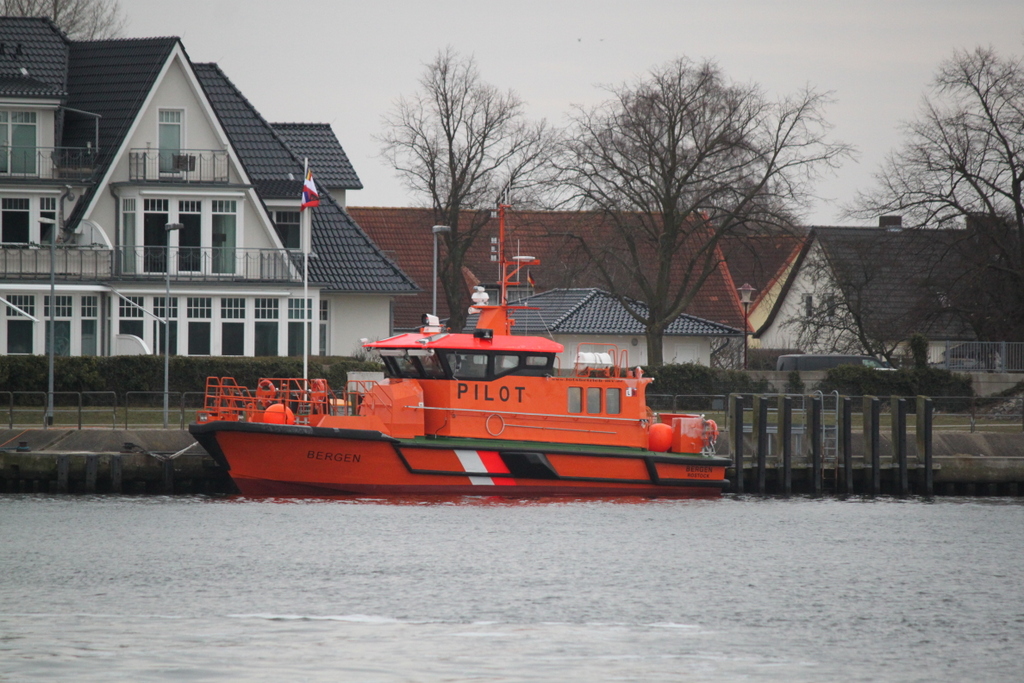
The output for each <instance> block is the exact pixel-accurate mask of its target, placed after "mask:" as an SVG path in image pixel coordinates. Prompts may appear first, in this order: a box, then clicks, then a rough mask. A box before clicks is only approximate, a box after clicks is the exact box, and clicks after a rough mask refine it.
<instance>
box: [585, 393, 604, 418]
mask: <svg viewBox="0 0 1024 683" xmlns="http://www.w3.org/2000/svg"><path fill="white" fill-rule="evenodd" d="M587 412H588V413H591V414H593V413H600V412H601V388H600V387H587Z"/></svg>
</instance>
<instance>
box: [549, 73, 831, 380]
mask: <svg viewBox="0 0 1024 683" xmlns="http://www.w3.org/2000/svg"><path fill="white" fill-rule="evenodd" d="M609 92H610V93H611V98H610V99H609V100H608V101H606V102H605V103H603V104H601V105H599V106H597V107H595V108H593V109H589V110H584V109H577V110H576V112H575V115H574V116H573V125H572V127H571V131H570V133H569V136H568V137H567V140H566V142H565V145H564V151H563V154H562V155H561V157H560V163H559V166H560V168H561V171H562V173H563V175H562V180H563V183H564V187H565V188H567V192H568V194H569V195H570V196H571V198H572V200H574V201H575V203H576V204H577V205H578V206H579V208H583V209H588V210H593V211H597V212H600V213H602V214H603V215H604V216H605V217H606V221H605V224H606V229H605V231H604V232H603V234H600V235H599V236H598V237H597V238H596V239H595V238H593V237H586V236H581V242H583V243H584V245H585V248H586V249H587V251H588V252H589V254H590V256H591V258H592V260H593V261H594V263H595V265H596V267H597V269H598V271H599V273H600V277H601V279H602V280H603V282H604V284H605V286H607V287H608V289H609V290H610V291H611V292H613V293H614V294H615V295H616V296H617V297H618V298H619V300H620V301H621V303H622V305H623V306H624V307H625V308H626V310H628V311H629V313H630V314H631V315H632V316H633V317H634V318H636V319H637V320H638V321H640V322H641V323H642V324H643V325H644V326H645V328H646V334H647V350H648V358H649V359H650V360H649V362H650V363H651V364H656V365H657V364H660V363H661V362H662V336H663V333H664V330H665V329H666V327H667V326H668V325H669V324H670V323H671V322H672V321H673V320H675V319H676V318H677V317H678V316H679V315H680V314H681V313H683V312H684V311H686V310H687V307H688V306H689V305H690V304H691V302H692V301H693V299H694V297H695V296H696V294H697V292H698V291H699V290H700V288H701V286H702V285H703V284H704V282H705V281H706V280H707V279H708V277H709V276H710V275H711V274H712V273H713V272H714V271H715V269H716V268H718V267H719V266H720V264H721V261H722V257H721V250H720V249H719V242H720V241H721V240H722V239H723V238H725V237H730V236H742V235H745V234H751V233H754V232H757V231H761V230H771V229H781V228H783V227H784V226H788V225H790V224H791V221H792V217H793V212H794V210H798V209H800V208H801V207H802V206H803V205H804V203H805V201H806V200H807V199H809V197H810V194H809V192H810V183H811V181H813V180H814V179H815V178H816V176H817V173H818V172H819V170H820V169H821V168H822V167H829V166H831V165H833V164H835V163H837V162H838V160H839V159H841V158H842V157H844V156H846V155H848V154H849V153H850V148H849V147H847V146H846V145H843V144H839V143H833V142H829V141H828V140H827V139H826V133H827V130H828V128H829V126H828V125H827V124H826V122H825V120H824V118H823V115H822V112H823V108H824V106H825V105H826V104H827V102H828V99H827V97H826V96H824V95H822V94H819V93H817V92H815V91H813V90H810V89H808V90H805V91H803V92H801V93H799V94H797V95H795V96H792V97H785V98H782V99H779V100H777V101H771V100H769V99H768V98H767V97H766V96H765V95H764V93H763V92H762V91H761V90H760V89H759V88H758V87H756V86H753V85H738V84H733V83H730V82H728V81H727V80H726V78H725V77H724V75H723V74H722V72H721V71H720V70H719V68H718V67H717V66H716V65H715V64H714V63H711V62H703V63H700V64H696V63H693V62H691V61H690V60H688V59H685V58H683V59H677V60H675V61H673V62H670V63H668V64H666V65H664V66H661V67H658V68H655V69H652V70H651V71H650V72H649V73H648V74H646V75H645V76H644V77H642V78H640V79H638V80H637V81H636V82H634V83H632V84H626V85H622V86H619V87H615V88H610V89H609ZM631 297H632V298H633V299H636V300H638V301H640V302H642V303H643V304H644V306H643V307H640V306H635V305H633V303H632V302H631V300H630V298H631Z"/></svg>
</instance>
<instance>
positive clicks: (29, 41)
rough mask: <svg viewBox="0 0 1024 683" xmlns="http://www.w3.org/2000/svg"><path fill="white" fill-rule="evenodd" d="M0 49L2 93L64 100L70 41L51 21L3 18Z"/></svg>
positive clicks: (0, 30)
mask: <svg viewBox="0 0 1024 683" xmlns="http://www.w3.org/2000/svg"><path fill="white" fill-rule="evenodd" d="M0 49H2V51H0V94H2V95H5V96H14V97H17V96H21V97H63V96H64V95H65V94H66V89H67V88H66V84H67V70H68V39H67V38H66V37H65V36H64V34H63V33H61V31H60V29H58V28H57V26H56V25H55V24H54V23H53V22H52V21H50V20H49V19H43V18H38V17H36V18H18V17H4V18H3V21H2V22H0ZM22 69H24V70H25V72H27V73H24V72H22Z"/></svg>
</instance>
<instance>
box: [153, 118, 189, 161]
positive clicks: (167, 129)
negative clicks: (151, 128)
mask: <svg viewBox="0 0 1024 683" xmlns="http://www.w3.org/2000/svg"><path fill="white" fill-rule="evenodd" d="M181 120H182V112H181V110H180V109H161V110H160V130H159V141H160V172H161V173H174V172H176V171H180V170H183V169H181V168H180V166H181V164H180V157H181V138H182V135H181V122H182V121H181ZM184 170H187V169H184Z"/></svg>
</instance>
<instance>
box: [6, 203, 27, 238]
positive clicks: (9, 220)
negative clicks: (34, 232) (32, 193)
mask: <svg viewBox="0 0 1024 683" xmlns="http://www.w3.org/2000/svg"><path fill="white" fill-rule="evenodd" d="M0 222H2V223H3V229H2V238H0V239H2V241H4V242H8V243H11V244H28V237H29V236H28V199H22V198H16V197H4V198H3V200H0Z"/></svg>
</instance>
